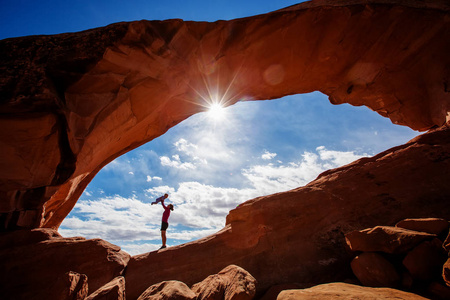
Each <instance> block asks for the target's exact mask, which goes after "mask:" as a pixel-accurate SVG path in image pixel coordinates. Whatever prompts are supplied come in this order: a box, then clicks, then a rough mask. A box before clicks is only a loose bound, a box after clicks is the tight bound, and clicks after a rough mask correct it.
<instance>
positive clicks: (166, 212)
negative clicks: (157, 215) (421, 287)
mask: <svg viewBox="0 0 450 300" xmlns="http://www.w3.org/2000/svg"><path fill="white" fill-rule="evenodd" d="M161 204H162V206H163V207H164V213H163V216H162V221H163V222H166V223H169V216H170V208H168V207H167V206H165V205H164V202H161Z"/></svg>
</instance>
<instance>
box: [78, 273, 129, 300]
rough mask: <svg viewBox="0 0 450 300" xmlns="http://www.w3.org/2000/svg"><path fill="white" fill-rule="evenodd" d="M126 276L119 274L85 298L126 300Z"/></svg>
mask: <svg viewBox="0 0 450 300" xmlns="http://www.w3.org/2000/svg"><path fill="white" fill-rule="evenodd" d="M126 299H127V298H126V296H125V278H124V277H123V276H118V277H116V278H114V279H113V280H111V281H110V282H108V283H107V284H105V285H104V286H102V287H100V288H99V289H98V290H96V291H95V292H93V293H92V294H90V295H89V296H88V297H87V298H86V299H84V300H126Z"/></svg>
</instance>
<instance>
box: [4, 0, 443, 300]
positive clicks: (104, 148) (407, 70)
mask: <svg viewBox="0 0 450 300" xmlns="http://www.w3.org/2000/svg"><path fill="white" fill-rule="evenodd" d="M449 8H450V5H449V3H448V1H445V0H442V1H413V0H405V1H400V0H398V1H397V0H378V1H377V0H370V1H362V0H347V1H326V0H324V1H311V2H305V3H301V4H298V5H294V6H291V7H288V8H285V9H280V10H278V11H274V12H271V13H267V14H263V15H258V16H252V17H247V18H241V19H235V20H230V21H217V22H213V23H209V22H193V21H183V20H177V19H174V20H165V21H146V20H142V21H135V22H126V23H125V22H123V23H116V24H112V25H109V26H106V27H102V28H96V29H91V30H87V31H83V32H76V33H65V34H59V35H52V36H28V37H20V38H12V39H5V40H2V41H0V54H1V55H0V62H1V63H0V70H1V72H0V93H1V94H0V97H1V98H0V101H1V102H0V113H1V114H0V126H1V132H0V143H1V148H0V153H1V155H0V166H1V168H0V197H1V201H0V221H1V222H0V228H1V229H2V230H3V231H7V232H11V231H12V232H14V231H18V230H19V229H33V228H51V229H57V228H58V226H59V225H60V224H61V222H62V221H63V219H64V218H65V217H66V216H67V214H68V213H69V212H70V211H71V210H72V208H73V207H74V205H75V203H76V201H77V200H78V198H79V196H80V195H81V193H82V192H83V190H84V189H85V188H86V186H87V185H88V183H89V182H90V181H91V180H92V178H93V177H94V176H95V175H96V174H97V173H98V172H99V170H100V169H101V168H102V167H104V166H105V165H106V164H108V163H109V162H110V161H112V160H113V159H115V158H116V157H118V156H120V155H122V154H124V153H126V152H127V151H130V150H132V149H134V148H136V147H138V146H140V145H142V144H144V143H146V142H148V141H151V140H152V139H154V138H156V137H158V136H160V135H162V134H164V133H165V132H166V131H167V130H168V129H169V128H171V127H173V126H175V125H176V124H178V123H179V122H181V121H183V120H185V119H186V118H188V117H189V116H191V115H193V114H195V113H198V112H201V111H203V110H204V109H205V108H204V106H205V104H206V103H205V99H204V98H205V96H206V95H208V93H209V92H210V91H214V92H216V93H217V94H218V95H226V99H227V101H228V102H227V105H232V104H234V103H236V102H238V101H253V100H266V99H276V98H280V97H283V96H286V95H292V94H299V93H309V92H313V91H320V92H322V93H324V94H326V95H328V97H329V100H330V102H331V103H332V104H341V103H349V104H351V105H356V106H360V105H365V106H367V107H369V108H370V109H372V110H374V111H376V112H377V113H379V114H380V115H382V116H384V117H387V118H390V119H391V121H392V122H393V123H394V124H399V125H405V126H409V127H410V128H412V129H414V130H420V131H426V132H425V133H424V134H423V135H421V136H419V137H417V138H415V139H414V140H412V141H410V142H409V143H407V144H405V145H401V146H398V147H396V148H393V149H390V150H387V151H386V152H383V153H380V154H378V155H377V156H375V157H372V158H364V159H361V160H358V161H356V162H354V163H352V164H349V165H347V166H344V167H341V168H338V169H335V170H330V171H327V172H325V173H324V174H321V175H320V176H319V177H318V178H317V179H316V180H315V181H313V182H311V183H310V184H308V185H307V186H305V187H301V188H298V189H295V190H292V191H289V192H285V193H280V194H275V195H270V196H266V197H261V198H257V199H253V200H250V201H247V202H246V203H244V204H243V205H241V206H240V207H239V208H237V209H235V210H233V211H231V212H230V214H229V215H228V217H227V221H226V226H225V228H224V229H223V230H222V231H220V232H219V233H217V234H215V235H213V236H210V237H208V238H205V239H203V240H200V241H196V242H192V243H189V244H185V245H180V246H176V247H172V248H170V249H167V250H165V251H161V252H159V253H156V252H154V253H148V254H143V255H140V256H136V257H132V258H131V260H130V261H129V262H128V266H127V273H126V276H125V277H126V282H127V295H128V297H129V299H135V298H137V297H138V296H139V294H140V293H142V292H143V290H145V288H146V287H148V286H149V285H150V284H152V283H156V282H159V281H161V280H166V279H178V280H181V281H184V282H186V283H188V284H193V283H195V282H198V281H200V280H201V279H203V278H204V277H205V275H209V274H213V273H217V272H218V271H220V270H221V269H222V268H223V267H225V266H227V265H228V264H230V263H233V264H237V265H239V266H241V267H243V268H245V269H246V270H248V271H250V273H251V274H252V275H253V276H255V278H256V279H257V280H258V289H259V291H263V290H265V289H267V288H268V287H270V286H272V285H274V284H277V283H286V282H292V281H293V280H292V279H293V278H295V279H296V280H295V281H301V282H315V283H318V282H327V281H333V280H338V279H341V278H342V277H343V276H344V273H345V271H347V270H348V267H344V265H346V264H348V252H346V251H345V249H344V248H345V247H344V244H345V242H344V238H343V236H344V234H345V233H346V232H348V231H351V230H354V229H358V230H359V229H363V228H365V227H368V226H374V225H392V224H395V222H397V221H398V220H400V219H401V218H408V217H439V218H446V219H447V220H448V219H450V208H449V207H450V206H449V205H448V200H449V199H450V184H449V182H450V172H449V170H450V159H449V158H450V125H449V120H450V14H449ZM275 101H276V100H275ZM325 121H326V120H325ZM287 126H289V124H287ZM280 203H283V207H284V210H281V208H280ZM286 208H288V213H286ZM306 212H307V215H308V216H306V215H305V213H306ZM187 257H189V263H186V259H187ZM336 270H339V271H336ZM72 271H73V270H72ZM341 271H342V272H341ZM88 277H89V276H88ZM143 278H144V279H143ZM88 281H89V279H88Z"/></svg>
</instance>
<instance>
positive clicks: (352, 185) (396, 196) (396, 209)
mask: <svg viewBox="0 0 450 300" xmlns="http://www.w3.org/2000/svg"><path fill="white" fill-rule="evenodd" d="M449 133H450V124H447V125H445V126H443V127H441V128H439V129H436V130H433V131H430V132H428V133H426V134H423V135H420V136H418V137H416V138H415V139H413V140H412V141H410V142H409V143H407V144H405V145H402V146H398V147H395V148H393V149H389V150H386V151H385V152H383V153H380V154H378V155H376V156H374V157H370V158H363V159H360V160H358V161H355V162H353V163H351V164H349V165H346V166H344V167H341V168H337V169H334V170H330V171H326V172H324V173H322V174H321V175H319V177H318V178H317V179H316V180H314V181H312V182H311V183H309V184H308V185H306V186H304V187H301V188H298V189H294V190H291V191H288V192H284V193H279V194H274V195H269V196H264V197H259V198H256V199H253V200H250V201H247V202H245V203H243V204H241V205H240V206H239V207H237V208H236V209H234V210H232V211H230V213H229V215H228V216H227V221H226V226H225V228H224V229H223V230H221V231H219V232H218V233H216V234H214V235H211V236H209V237H206V238H204V239H201V240H198V241H195V242H191V243H187V244H183V245H178V246H175V247H170V248H167V249H164V250H160V251H156V252H151V253H146V254H142V255H136V256H133V257H132V258H131V260H130V262H129V263H128V266H127V272H126V275H125V278H126V281H127V295H128V296H129V297H130V299H136V298H137V297H138V296H139V295H140V293H142V292H143V291H144V290H145V289H146V288H147V287H148V286H149V285H151V284H155V283H157V282H160V281H161V280H172V279H176V280H180V281H182V282H185V283H186V284H187V285H189V286H190V285H192V284H194V283H196V282H199V281H201V280H202V279H203V278H205V277H206V276H208V275H209V274H216V273H217V272H219V271H220V270H221V269H223V268H224V267H226V266H228V265H230V264H236V265H239V266H240V267H242V268H244V269H245V270H247V271H248V272H250V274H252V276H253V277H255V279H256V280H257V281H258V286H257V296H258V295H261V294H263V293H264V292H265V291H266V290H267V289H268V288H270V287H271V286H273V285H276V284H282V283H292V282H298V283H315V284H318V283H323V282H330V281H343V280H345V279H346V278H348V277H350V276H353V275H352V271H351V269H350V261H351V260H352V258H353V254H351V253H349V252H348V251H347V250H346V247H347V246H346V243H345V236H344V235H345V234H347V233H350V232H353V231H354V230H357V231H361V230H364V229H366V228H372V227H376V226H378V225H380V224H382V225H385V226H383V227H382V228H384V227H386V226H388V225H390V227H387V228H390V229H392V230H393V231H394V232H407V233H411V232H413V233H414V231H411V230H407V229H402V228H399V227H394V226H392V225H393V224H396V223H398V222H399V221H401V220H403V219H406V218H411V217H414V218H429V217H432V218H441V219H445V218H446V217H448V216H449V215H450V207H449V206H448V199H449V196H450V185H449V184H448V182H449V178H450V139H449V138H448V137H449ZM397 166H400V167H397ZM418 170H426V172H419V171H418ZM412 183H414V184H412ZM415 234H416V235H417V234H418V235H419V236H424V237H426V238H431V239H433V238H435V237H436V235H434V234H429V233H415ZM421 241H423V239H421V240H418V241H416V243H414V245H410V246H411V248H413V247H414V246H415V245H418V244H419V243H420V242H421ZM384 248H386V247H384ZM400 248H404V247H403V246H402V247H400ZM400 248H399V249H400ZM407 248H410V247H407ZM205 253H208V255H205ZM187 258H188V259H187ZM268 270H269V271H268Z"/></svg>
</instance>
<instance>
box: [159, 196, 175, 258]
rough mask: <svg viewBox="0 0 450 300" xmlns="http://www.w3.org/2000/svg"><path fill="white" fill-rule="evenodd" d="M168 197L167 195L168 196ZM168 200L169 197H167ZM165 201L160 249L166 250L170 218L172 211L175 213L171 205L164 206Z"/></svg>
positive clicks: (162, 201)
mask: <svg viewBox="0 0 450 300" xmlns="http://www.w3.org/2000/svg"><path fill="white" fill-rule="evenodd" d="M166 195H167V194H166ZM166 198H167V197H166ZM164 200H165V198H164V199H162V200H161V205H162V206H163V208H164V212H163V215H162V221H161V239H162V246H161V248H160V249H164V248H166V230H167V228H168V227H169V216H170V211H173V205H172V204H169V205H167V206H166V205H164Z"/></svg>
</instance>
